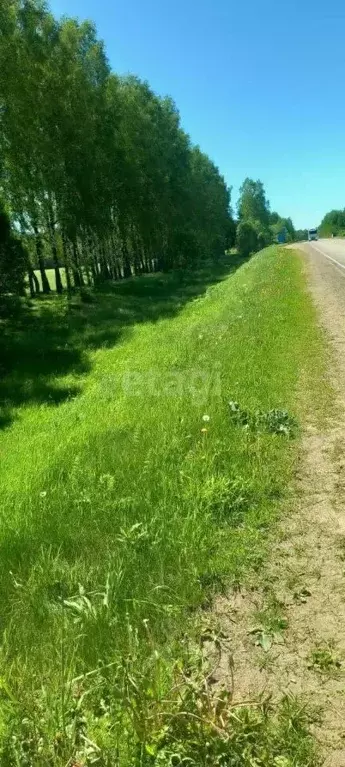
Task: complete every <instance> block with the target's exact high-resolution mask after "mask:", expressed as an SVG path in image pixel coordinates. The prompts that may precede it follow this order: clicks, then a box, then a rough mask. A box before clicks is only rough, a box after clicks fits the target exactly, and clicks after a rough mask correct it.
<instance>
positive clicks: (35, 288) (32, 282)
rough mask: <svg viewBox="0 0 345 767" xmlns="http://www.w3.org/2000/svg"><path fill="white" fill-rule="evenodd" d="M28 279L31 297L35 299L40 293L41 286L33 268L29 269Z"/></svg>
mask: <svg viewBox="0 0 345 767" xmlns="http://www.w3.org/2000/svg"><path fill="white" fill-rule="evenodd" d="M28 277H29V290H30V296H31V298H35V296H36V295H37V293H39V292H40V284H39V282H38V279H37V277H36V275H35V272H34V270H33V268H32V266H29V267H28Z"/></svg>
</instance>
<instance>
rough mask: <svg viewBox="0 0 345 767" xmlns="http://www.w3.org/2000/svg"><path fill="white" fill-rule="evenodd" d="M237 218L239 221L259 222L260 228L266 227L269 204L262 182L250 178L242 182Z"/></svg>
mask: <svg viewBox="0 0 345 767" xmlns="http://www.w3.org/2000/svg"><path fill="white" fill-rule="evenodd" d="M238 217H239V219H240V221H241V220H242V221H248V220H252V221H259V222H260V224H261V225H262V226H264V227H265V226H268V224H269V220H270V211H269V202H268V200H267V198H266V195H265V190H264V186H263V183H262V181H259V180H258V181H253V179H251V178H246V179H245V180H244V182H243V184H242V186H241V188H240V197H239V201H238Z"/></svg>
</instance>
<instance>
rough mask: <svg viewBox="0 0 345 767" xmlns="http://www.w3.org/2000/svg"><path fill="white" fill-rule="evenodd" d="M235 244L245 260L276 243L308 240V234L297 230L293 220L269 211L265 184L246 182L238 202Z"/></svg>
mask: <svg viewBox="0 0 345 767" xmlns="http://www.w3.org/2000/svg"><path fill="white" fill-rule="evenodd" d="M237 213H238V221H237V227H236V244H237V249H238V251H239V252H240V253H241V254H242V255H244V256H246V255H249V254H250V253H253V252H256V251H258V250H261V249H262V248H265V247H266V246H267V245H270V244H271V243H273V242H276V241H278V242H279V241H281V242H297V241H300V240H304V239H307V230H295V227H294V225H293V223H292V220H291V218H290V217H288V218H284V217H282V216H280V215H279V214H278V213H277V212H276V211H271V210H270V204H269V202H268V200H267V197H266V192H265V189H264V185H263V183H262V181H260V180H258V181H254V180H253V179H251V178H246V179H245V181H244V182H243V184H242V186H241V188H240V195H239V201H238V210H237Z"/></svg>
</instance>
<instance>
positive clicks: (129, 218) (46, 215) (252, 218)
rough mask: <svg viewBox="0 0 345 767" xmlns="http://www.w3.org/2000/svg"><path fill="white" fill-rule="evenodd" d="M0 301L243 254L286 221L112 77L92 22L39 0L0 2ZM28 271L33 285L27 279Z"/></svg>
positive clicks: (172, 121)
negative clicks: (51, 276)
mask: <svg viewBox="0 0 345 767" xmlns="http://www.w3.org/2000/svg"><path fill="white" fill-rule="evenodd" d="M0 29H1V34H0V198H1V199H0V293H1V291H2V292H6V291H8V292H11V291H12V292H15V293H18V294H24V293H25V290H26V284H27V285H28V287H29V290H30V294H31V296H32V297H34V296H35V295H36V294H37V293H38V292H40V291H41V290H42V291H43V292H44V293H49V292H50V290H51V286H50V283H49V280H48V277H47V273H46V270H47V266H50V267H52V268H53V269H54V272H55V284H56V290H57V292H58V293H61V292H62V291H63V289H64V287H63V280H62V267H63V269H64V281H65V283H66V289H67V291H71V290H72V289H73V288H82V287H83V286H84V285H90V286H93V285H97V284H98V283H99V282H101V281H104V280H117V279H122V278H124V277H129V276H131V275H133V274H136V275H140V274H142V273H144V272H151V271H157V270H168V269H172V268H182V269H183V268H193V267H194V266H195V265H196V264H197V263H198V262H200V260H202V259H203V258H205V257H206V256H207V257H210V256H211V257H214V258H217V257H218V256H219V255H220V254H221V253H222V252H224V250H225V249H226V248H231V247H233V246H234V245H235V241H236V242H237V245H238V249H239V251H240V252H241V253H243V254H244V255H246V254H249V253H250V252H253V251H255V250H258V249H259V248H261V247H263V246H264V245H266V244H268V243H269V242H271V241H273V239H274V238H275V237H276V235H277V233H278V231H280V230H281V229H282V227H283V228H284V230H285V231H286V233H287V239H294V237H295V233H294V228H293V224H292V222H291V219H282V218H280V216H278V214H277V213H271V212H270V210H269V204H268V202H267V200H266V197H265V192H264V189H263V185H262V183H261V182H260V181H257V182H255V181H252V180H251V179H246V181H245V182H244V184H243V186H242V189H241V195H240V202H239V206H238V222H237V225H236V222H235V221H234V219H233V216H232V211H231V205H230V191H231V190H230V189H229V188H228V187H227V185H226V183H225V181H224V178H223V177H222V175H221V174H220V172H219V170H218V168H217V167H216V166H215V165H214V163H213V162H212V161H211V160H210V159H209V157H208V156H207V155H205V154H204V153H203V152H202V151H201V150H200V148H199V147H197V146H194V145H193V144H192V143H191V141H190V138H189V136H188V135H187V134H186V133H185V132H184V131H183V129H182V127H181V124H180V117H179V113H178V110H177V108H176V106H175V104H174V102H173V101H172V100H171V99H170V98H161V97H159V96H157V95H156V94H155V93H154V92H153V91H152V89H151V88H150V86H149V85H148V83H147V82H142V81H141V80H140V79H139V78H137V77H134V76H127V77H120V76H118V75H117V74H115V73H114V72H112V71H111V69H110V66H109V63H108V60H107V57H106V54H105V51H104V47H103V43H102V42H101V41H100V40H99V39H98V37H97V33H96V29H95V27H94V25H93V24H92V23H91V22H89V21H87V22H82V23H81V22H78V21H76V20H75V19H69V18H63V19H60V20H58V19H56V18H55V17H54V16H53V14H52V13H51V12H50V10H49V8H48V7H47V5H46V4H45V2H44V0H2V2H1V6H0ZM37 270H38V271H39V273H40V280H38V278H37Z"/></svg>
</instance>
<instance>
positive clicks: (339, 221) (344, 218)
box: [318, 208, 345, 237]
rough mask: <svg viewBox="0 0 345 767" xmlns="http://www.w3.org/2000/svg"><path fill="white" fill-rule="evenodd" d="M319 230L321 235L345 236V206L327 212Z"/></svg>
mask: <svg viewBox="0 0 345 767" xmlns="http://www.w3.org/2000/svg"><path fill="white" fill-rule="evenodd" d="M318 231H319V235H320V236H321V237H332V235H334V237H345V208H344V210H330V211H329V213H326V215H325V216H324V217H323V219H322V221H321V224H320V226H319V230H318Z"/></svg>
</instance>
